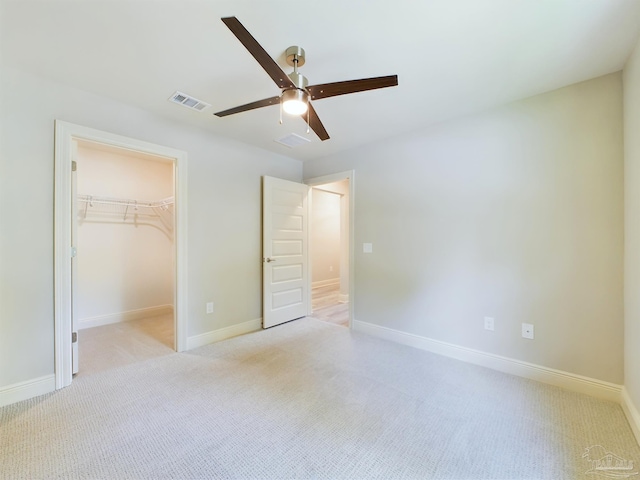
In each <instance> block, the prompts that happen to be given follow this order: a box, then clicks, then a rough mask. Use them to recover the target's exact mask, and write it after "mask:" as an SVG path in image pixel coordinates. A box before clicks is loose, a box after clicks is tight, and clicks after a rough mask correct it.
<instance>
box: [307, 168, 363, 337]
mask: <svg viewBox="0 0 640 480" xmlns="http://www.w3.org/2000/svg"><path fill="white" fill-rule="evenodd" d="M307 184H308V185H310V186H311V212H310V242H309V243H310V266H311V268H310V271H311V281H310V287H311V295H310V297H311V310H312V316H313V317H314V318H317V319H319V320H322V321H326V322H329V323H333V324H336V325H341V326H345V327H350V326H351V319H352V312H353V308H352V298H351V297H352V295H351V292H352V278H353V275H352V271H353V267H352V241H351V240H352V239H351V237H352V234H351V232H352V224H353V222H352V219H353V208H352V206H353V202H352V199H353V194H352V191H353V172H343V173H339V174H334V175H328V176H324V177H318V178H313V179H309V180H307Z"/></svg>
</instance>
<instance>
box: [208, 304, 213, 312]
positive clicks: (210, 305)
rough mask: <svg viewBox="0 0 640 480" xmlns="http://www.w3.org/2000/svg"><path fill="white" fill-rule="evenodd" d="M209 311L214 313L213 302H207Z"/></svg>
mask: <svg viewBox="0 0 640 480" xmlns="http://www.w3.org/2000/svg"><path fill="white" fill-rule="evenodd" d="M207 313H213V302H207Z"/></svg>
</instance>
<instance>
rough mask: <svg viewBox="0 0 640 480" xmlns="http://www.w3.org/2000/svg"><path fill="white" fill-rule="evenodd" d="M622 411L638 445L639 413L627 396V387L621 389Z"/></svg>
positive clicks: (639, 436)
mask: <svg viewBox="0 0 640 480" xmlns="http://www.w3.org/2000/svg"><path fill="white" fill-rule="evenodd" d="M621 405H622V410H623V411H624V414H625V416H626V417H627V421H628V422H629V425H630V426H631V430H632V431H633V434H634V435H635V437H636V442H638V445H640V412H638V409H637V407H636V406H635V405H634V404H633V400H631V397H630V396H629V392H628V391H627V387H624V386H623V387H622V401H621Z"/></svg>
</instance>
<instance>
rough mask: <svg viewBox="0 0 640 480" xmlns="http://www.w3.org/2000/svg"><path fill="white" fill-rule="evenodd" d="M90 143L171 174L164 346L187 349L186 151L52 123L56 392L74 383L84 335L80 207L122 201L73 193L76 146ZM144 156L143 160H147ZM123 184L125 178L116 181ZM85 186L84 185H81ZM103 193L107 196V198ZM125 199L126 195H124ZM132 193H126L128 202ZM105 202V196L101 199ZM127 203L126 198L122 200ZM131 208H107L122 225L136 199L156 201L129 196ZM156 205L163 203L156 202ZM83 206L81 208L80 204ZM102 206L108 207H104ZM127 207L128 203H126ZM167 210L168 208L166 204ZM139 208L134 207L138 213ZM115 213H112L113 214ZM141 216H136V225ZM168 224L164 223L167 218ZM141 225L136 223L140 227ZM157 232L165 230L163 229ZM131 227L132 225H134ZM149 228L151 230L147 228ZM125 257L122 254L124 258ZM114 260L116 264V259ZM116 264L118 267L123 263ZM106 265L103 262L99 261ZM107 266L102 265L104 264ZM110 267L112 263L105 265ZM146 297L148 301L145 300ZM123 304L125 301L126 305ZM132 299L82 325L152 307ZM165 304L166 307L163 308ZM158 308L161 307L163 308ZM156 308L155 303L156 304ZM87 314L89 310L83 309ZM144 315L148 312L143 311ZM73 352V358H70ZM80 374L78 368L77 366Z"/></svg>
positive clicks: (91, 316) (89, 317) (113, 319)
mask: <svg viewBox="0 0 640 480" xmlns="http://www.w3.org/2000/svg"><path fill="white" fill-rule="evenodd" d="M82 142H93V143H95V144H98V145H101V146H103V148H107V149H109V148H116V149H121V150H123V151H126V152H127V153H130V154H133V155H138V154H142V155H143V156H144V155H145V154H146V155H147V156H148V158H155V159H156V160H161V161H164V162H167V163H168V164H170V165H171V168H172V170H173V192H174V195H173V197H174V202H175V203H174V207H173V208H174V214H173V220H174V224H173V247H172V255H173V259H174V262H173V291H172V294H173V311H174V313H173V325H172V327H171V328H172V329H173V339H174V343H173V345H172V346H170V347H167V348H170V349H171V350H172V351H178V352H181V351H184V350H185V349H186V345H187V318H188V309H187V291H188V287H187V280H188V278H187V263H188V259H187V244H188V241H187V211H188V205H187V153H186V152H184V151H182V150H177V149H174V148H170V147H166V146H163V145H158V144H154V143H149V142H145V141H142V140H138V139H135V138H130V137H125V136H122V135H118V134H114V133H110V132H105V131H102V130H96V129H93V128H89V127H85V126H82V125H76V124H73V123H69V122H64V121H60V120H56V122H55V155H54V365H55V369H54V373H55V387H56V389H60V388H63V387H66V386H68V385H70V384H71V383H72V381H73V371H74V365H73V364H74V359H75V360H77V359H78V357H79V355H78V350H79V349H78V342H79V341H80V342H81V341H82V331H83V329H80V320H81V319H80V318H79V317H80V315H81V312H76V311H75V308H74V306H73V305H74V303H75V302H77V300H78V296H79V295H78V292H74V290H76V287H77V282H75V281H73V280H74V279H75V277H76V276H77V264H78V257H79V256H81V255H82V252H81V251H79V250H78V249H77V245H76V241H77V239H76V238H75V237H76V236H77V233H78V232H77V228H78V227H77V226H76V225H75V223H76V222H77V221H78V220H79V216H80V215H81V214H83V212H81V211H80V208H81V207H86V208H87V212H86V213H87V215H88V214H89V212H88V209H89V208H91V203H92V200H94V199H96V198H97V197H98V196H101V197H109V198H111V200H122V198H120V197H119V194H118V193H117V192H116V193H115V194H111V192H103V193H101V194H98V193H97V192H83V191H80V192H78V191H77V190H78V189H77V185H76V183H77V174H76V172H77V170H76V171H73V170H74V168H75V167H76V166H78V164H77V159H76V156H77V152H78V147H79V143H82ZM148 158H147V159H148ZM120 181H121V182H124V181H126V179H125V178H124V177H122V178H120ZM81 188H84V187H81ZM107 193H109V194H108V195H107ZM78 194H80V195H88V196H92V195H93V196H94V198H93V199H91V198H86V197H85V198H84V202H83V201H82V199H81V201H78ZM122 195H123V196H124V194H122ZM129 196H130V195H129V194H127V195H126V197H127V199H129V200H131V198H128V197H129ZM102 200H103V201H105V200H106V201H108V198H102ZM125 200H126V199H125ZM133 200H134V201H133V204H134V205H133V207H132V206H131V205H126V204H122V203H118V202H113V203H118V205H111V207H110V208H114V209H115V208H119V209H121V210H119V211H118V212H119V213H122V216H121V217H120V218H121V219H122V221H124V220H125V214H126V217H127V219H130V218H132V217H130V215H132V213H131V208H133V211H134V212H135V207H136V205H135V203H136V201H139V200H150V201H151V202H158V199H154V198H150V199H137V198H133ZM159 200H160V202H161V201H162V199H159ZM83 203H84V205H82V204H83ZM104 203H105V205H104V206H103V207H102V208H107V205H108V203H106V202H104ZM125 203H127V202H125ZM93 207H94V208H97V203H96V202H93ZM154 207H160V208H162V204H161V203H160V204H157V205H154ZM165 207H167V209H168V208H169V206H168V205H165ZM140 208H141V205H140V204H139V205H138V212H140ZM112 213H113V214H114V215H115V212H112ZM140 219H141V215H139V216H138V217H137V221H138V222H140ZM165 221H166V219H165ZM139 226H140V225H139ZM156 227H157V228H156V229H162V228H166V226H163V227H159V226H156ZM133 228H135V227H133ZM150 228H153V227H150ZM123 255H125V254H123ZM114 261H116V260H114ZM117 261H119V262H121V263H122V259H120V258H119V259H118V260H117ZM103 262H104V259H103ZM103 267H104V268H107V265H106V264H103ZM108 267H109V268H111V265H108ZM120 281H121V282H124V281H125V279H124V273H121V278H120ZM121 295H122V296H123V297H126V296H127V295H128V293H127V291H124V290H123V291H121ZM145 298H147V297H145ZM125 300H126V301H125ZM129 300H130V299H127V298H124V300H123V299H121V300H120V301H121V302H122V303H121V304H120V305H122V306H123V307H122V308H123V310H120V311H119V312H102V313H96V312H95V311H94V314H87V316H86V317H85V318H84V320H85V325H87V326H88V325H90V324H92V323H94V324H95V323H100V322H114V324H116V325H118V324H120V325H124V324H125V323H130V322H117V323H116V320H123V319H130V318H131V317H132V316H135V315H136V314H137V312H136V310H143V311H145V310H144V309H145V308H150V307H148V306H144V307H142V308H136V307H131V308H132V309H133V310H130V309H128V308H129V307H127V305H129V306H130V305H131V303H127V302H129ZM163 305H164V306H163ZM163 305H160V306H159V307H160V308H161V309H162V308H168V307H165V306H166V305H168V304H163ZM156 307H158V305H156ZM85 311H88V310H85ZM146 312H147V313H149V312H150V310H146ZM74 352H75V355H74ZM80 372H82V365H80Z"/></svg>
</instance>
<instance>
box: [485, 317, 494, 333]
mask: <svg viewBox="0 0 640 480" xmlns="http://www.w3.org/2000/svg"><path fill="white" fill-rule="evenodd" d="M484 329H485V330H492V331H493V318H492V317H484Z"/></svg>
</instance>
